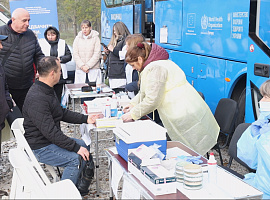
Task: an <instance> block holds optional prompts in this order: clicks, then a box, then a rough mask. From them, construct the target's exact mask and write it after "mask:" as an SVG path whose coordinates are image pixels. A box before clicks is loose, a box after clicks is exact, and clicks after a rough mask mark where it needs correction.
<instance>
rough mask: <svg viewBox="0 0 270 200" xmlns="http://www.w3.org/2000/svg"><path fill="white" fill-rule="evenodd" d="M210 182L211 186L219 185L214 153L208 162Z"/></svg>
mask: <svg viewBox="0 0 270 200" xmlns="http://www.w3.org/2000/svg"><path fill="white" fill-rule="evenodd" d="M208 182H209V183H211V184H216V183H217V161H216V159H215V156H214V153H213V152H211V153H210V157H209V160H208Z"/></svg>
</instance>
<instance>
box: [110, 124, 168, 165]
mask: <svg viewBox="0 0 270 200" xmlns="http://www.w3.org/2000/svg"><path fill="white" fill-rule="evenodd" d="M113 132H114V134H115V145H116V148H117V151H118V154H119V155H120V156H121V157H122V158H124V159H125V160H126V161H128V150H129V149H135V148H137V147H139V146H140V145H141V144H144V145H146V146H151V145H153V144H158V145H161V147H160V148H159V150H160V151H161V152H162V153H163V154H164V155H166V149H167V139H166V132H167V130H166V129H165V128H163V127H162V126H160V125H158V124H156V123H155V122H153V121H151V120H139V121H135V122H129V123H123V124H121V125H119V126H116V128H115V129H114V130H113Z"/></svg>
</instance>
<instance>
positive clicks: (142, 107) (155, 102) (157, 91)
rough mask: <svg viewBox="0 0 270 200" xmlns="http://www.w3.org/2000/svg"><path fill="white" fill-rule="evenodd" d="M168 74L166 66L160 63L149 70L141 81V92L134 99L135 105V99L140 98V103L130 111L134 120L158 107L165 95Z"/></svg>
mask: <svg viewBox="0 0 270 200" xmlns="http://www.w3.org/2000/svg"><path fill="white" fill-rule="evenodd" d="M167 75H168V72H167V69H166V68H165V67H162V66H159V65H155V66H151V70H150V71H149V72H147V74H146V78H145V79H143V80H142V81H144V82H142V83H141V87H142V88H141V90H140V93H139V94H138V95H136V97H135V98H136V99H134V101H132V104H133V105H134V103H135V101H136V100H139V103H138V104H137V105H135V106H134V107H133V108H132V109H131V111H130V112H131V117H132V118H133V119H134V120H137V119H140V118H141V117H142V116H144V115H146V114H148V113H150V112H152V111H154V110H155V109H157V108H158V106H159V105H160V103H161V102H162V99H163V98H164V95H165V85H166V81H167ZM142 91H144V92H142ZM140 95H141V96H140ZM138 98H139V99H138ZM140 98H142V99H140Z"/></svg>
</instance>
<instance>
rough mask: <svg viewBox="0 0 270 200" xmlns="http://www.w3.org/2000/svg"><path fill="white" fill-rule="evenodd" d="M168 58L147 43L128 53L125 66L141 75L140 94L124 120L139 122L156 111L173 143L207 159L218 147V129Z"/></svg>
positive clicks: (207, 108)
mask: <svg viewBox="0 0 270 200" xmlns="http://www.w3.org/2000/svg"><path fill="white" fill-rule="evenodd" d="M168 58H169V55H168V53H167V51H166V50H165V49H163V48H162V47H160V46H158V45H156V44H152V46H150V45H149V44H148V43H146V42H142V43H138V44H137V46H135V47H133V48H130V49H129V50H128V51H127V54H126V62H127V63H128V64H130V65H131V66H132V67H133V68H134V69H136V70H137V71H138V72H139V73H140V79H139V80H140V91H139V93H138V94H137V95H136V96H135V97H134V98H133V99H132V100H131V104H130V105H128V106H126V107H125V108H124V112H126V113H125V114H124V115H123V116H122V119H123V120H124V121H132V120H137V119H140V118H141V117H142V116H144V115H145V114H147V113H150V112H152V111H153V110H155V109H157V110H158V113H159V116H160V119H161V121H162V123H163V125H164V127H165V128H166V129H167V132H168V135H169V136H170V138H171V140H173V141H180V142H182V143H184V144H186V145H187V146H189V147H190V148H192V149H193V150H195V151H196V152H198V153H199V154H201V155H204V154H205V153H206V152H208V151H209V150H210V149H211V148H212V147H213V146H214V145H215V144H216V143H217V137H218V133H219V126H218V124H217V122H216V120H215V118H214V116H213V114H212V113H211V111H210V109H209V107H208V106H207V104H206V103H205V102H204V101H203V99H202V98H201V97H200V96H199V94H198V92H197V91H196V90H195V89H194V88H193V87H192V86H191V85H190V84H189V83H188V82H187V80H186V76H185V74H184V72H183V71H182V70H181V69H180V67H179V66H178V65H176V64H175V63H174V62H172V61H171V60H168Z"/></svg>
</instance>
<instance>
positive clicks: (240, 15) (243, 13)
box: [233, 12, 248, 17]
mask: <svg viewBox="0 0 270 200" xmlns="http://www.w3.org/2000/svg"><path fill="white" fill-rule="evenodd" d="M233 17H248V12H234V13H233Z"/></svg>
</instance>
